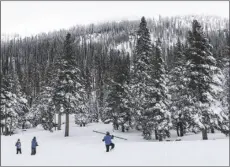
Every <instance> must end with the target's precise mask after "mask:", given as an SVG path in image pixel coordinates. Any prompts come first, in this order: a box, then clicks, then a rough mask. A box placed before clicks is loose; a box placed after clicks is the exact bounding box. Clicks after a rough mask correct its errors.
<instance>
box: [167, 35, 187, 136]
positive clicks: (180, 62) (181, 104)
mask: <svg viewBox="0 0 230 167" xmlns="http://www.w3.org/2000/svg"><path fill="white" fill-rule="evenodd" d="M174 57H175V60H174V67H173V68H172V69H171V71H170V73H169V92H170V95H171V105H170V110H171V113H172V120H173V124H174V127H176V130H177V135H178V136H183V135H184V133H185V130H186V127H188V126H189V125H191V121H190V115H189V112H188V110H187V108H186V105H187V104H188V94H187V91H188V90H187V79H188V78H187V74H186V57H185V54H184V50H183V46H182V43H181V41H180V39H179V38H178V40H177V43H176V47H175V52H174Z"/></svg>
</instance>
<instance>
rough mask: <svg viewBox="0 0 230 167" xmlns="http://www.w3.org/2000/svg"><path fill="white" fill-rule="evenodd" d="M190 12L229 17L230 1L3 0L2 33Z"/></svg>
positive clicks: (32, 31)
mask: <svg viewBox="0 0 230 167" xmlns="http://www.w3.org/2000/svg"><path fill="white" fill-rule="evenodd" d="M159 14H160V15H162V16H174V15H187V14H202V15H217V16H222V17H226V18H229V2H228V1H203V2H202V1H184V2H183V1H168V2H167V1H162V2H161V1H98V2H97V1H30V2H29V1H21V2H20V1H19V2H17V1H9V2H7V1H2V2H1V33H2V34H14V33H16V34H19V35H21V36H25V35H26V36H27V35H31V34H33V35H34V34H37V33H40V32H49V31H52V30H59V29H61V28H69V27H72V26H74V25H76V24H89V23H98V22H102V21H108V20H121V19H130V20H131V19H140V17H141V16H145V17H153V16H158V15H159Z"/></svg>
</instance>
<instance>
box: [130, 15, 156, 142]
mask: <svg viewBox="0 0 230 167" xmlns="http://www.w3.org/2000/svg"><path fill="white" fill-rule="evenodd" d="M151 54H152V48H151V40H150V33H149V30H148V28H147V22H146V20H145V18H144V17H142V18H141V23H140V26H139V30H138V31H137V44H136V48H135V53H134V60H133V66H132V67H131V83H130V92H131V93H132V102H131V106H132V110H134V111H135V113H136V114H135V116H136V121H137V126H141V127H142V130H143V136H144V138H145V139H151V134H152V130H153V125H152V124H150V123H149V121H148V120H145V118H144V117H147V118H148V119H151V117H150V116H144V113H145V112H146V110H147V109H148V108H149V107H151V106H149V105H151V104H149V103H151V101H153V97H152V96H151V94H153V80H152V78H151V74H152V70H153V67H152V62H151V56H152V55H151Z"/></svg>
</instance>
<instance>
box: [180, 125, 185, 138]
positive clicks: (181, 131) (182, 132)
mask: <svg viewBox="0 0 230 167" xmlns="http://www.w3.org/2000/svg"><path fill="white" fill-rule="evenodd" d="M180 136H184V129H183V124H182V122H181V123H180Z"/></svg>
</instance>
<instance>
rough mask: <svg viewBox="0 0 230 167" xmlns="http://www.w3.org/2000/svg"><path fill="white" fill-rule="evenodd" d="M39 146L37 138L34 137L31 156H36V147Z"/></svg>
mask: <svg viewBox="0 0 230 167" xmlns="http://www.w3.org/2000/svg"><path fill="white" fill-rule="evenodd" d="M37 146H38V143H37V140H36V137H34V138H33V139H32V142H31V148H32V152H31V155H35V154H36V147H37Z"/></svg>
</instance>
